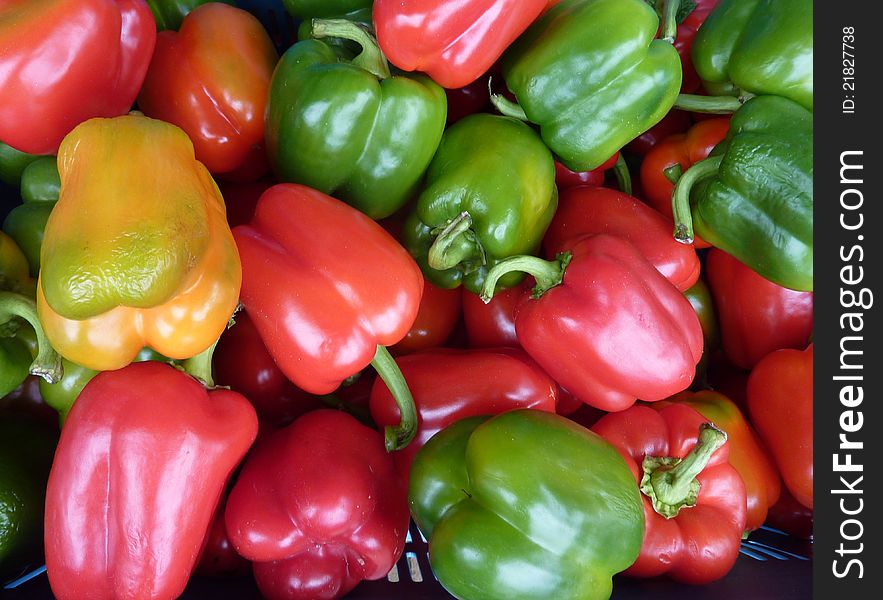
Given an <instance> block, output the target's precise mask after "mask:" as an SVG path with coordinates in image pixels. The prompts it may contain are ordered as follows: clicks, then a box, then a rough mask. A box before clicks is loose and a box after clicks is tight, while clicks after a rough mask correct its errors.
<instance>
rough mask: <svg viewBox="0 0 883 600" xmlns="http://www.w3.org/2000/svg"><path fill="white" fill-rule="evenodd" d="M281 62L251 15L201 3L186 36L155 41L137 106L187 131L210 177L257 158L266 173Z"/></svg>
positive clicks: (183, 31) (185, 26)
mask: <svg viewBox="0 0 883 600" xmlns="http://www.w3.org/2000/svg"><path fill="white" fill-rule="evenodd" d="M278 58H279V57H278V56H277V54H276V49H275V48H274V46H273V42H272V41H271V40H270V36H269V34H268V33H267V31H266V30H265V29H264V27H263V25H261V22H260V21H258V20H257V18H256V17H255V16H253V15H252V14H251V13H248V12H246V11H244V10H241V9H239V8H235V7H233V6H228V5H226V4H220V3H210V4H207V5H205V6H199V7H198V8H196V9H195V10H194V11H193V12H191V13H189V14H188V15H187V16H186V17H185V18H184V21H183V23H182V25H181V28H180V31H164V32H161V33H160V34H159V35H158V36H157V39H156V49H155V50H154V53H153V59H152V60H151V61H150V68H149V69H148V70H147V76H146V77H145V79H144V85H143V86H142V87H141V92H140V93H139V94H138V107H139V109H141V110H142V111H143V112H144V114H145V115H147V116H148V117H153V118H156V119H161V120H163V121H167V122H169V123H172V124H174V125H177V126H178V127H180V128H181V129H183V130H184V131H185V132H186V133H187V135H188V136H189V137H190V140H191V141H192V142H193V147H194V150H195V152H196V160H198V161H199V162H201V163H202V164H204V165H205V167H206V168H207V169H208V170H209V171H210V172H211V173H226V172H229V171H234V170H236V169H238V168H240V167H242V166H243V165H244V164H245V163H246V162H247V161H249V160H255V159H257V160H263V162H264V165H265V166H264V170H265V171H266V170H267V169H268V168H269V164H267V159H266V153H265V151H264V111H265V110H266V106H267V97H268V95H269V90H270V78H271V77H272V75H273V69H274V68H275V67H276V62H277V60H278ZM261 174H262V173H257V176H260V175H261Z"/></svg>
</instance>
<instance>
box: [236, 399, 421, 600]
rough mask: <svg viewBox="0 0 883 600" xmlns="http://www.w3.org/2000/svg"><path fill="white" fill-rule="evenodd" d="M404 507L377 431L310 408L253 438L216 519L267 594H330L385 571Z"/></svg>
mask: <svg viewBox="0 0 883 600" xmlns="http://www.w3.org/2000/svg"><path fill="white" fill-rule="evenodd" d="M409 519H410V513H409V511H408V499H407V491H406V489H405V486H404V484H403V482H402V481H401V480H400V479H399V477H398V473H396V470H395V466H394V464H393V459H392V456H390V455H389V454H387V453H386V452H385V450H384V441H383V437H382V436H381V435H380V434H379V433H377V432H376V431H374V430H373V429H369V428H368V427H365V426H364V425H362V424H360V423H359V422H357V421H356V420H355V419H353V418H352V417H351V416H349V415H347V414H346V413H342V412H339V411H334V410H319V411H315V412H311V413H309V414H306V415H304V416H302V417H301V418H299V419H298V420H297V421H295V422H294V423H292V424H291V425H289V426H288V427H286V428H284V429H280V430H279V431H277V432H276V433H274V434H272V435H271V436H270V437H268V438H266V439H265V440H264V441H263V442H261V443H260V444H258V445H257V446H256V447H255V449H254V450H253V451H252V453H251V454H250V455H249V457H248V459H247V460H246V461H245V464H244V466H243V468H242V472H241V473H240V475H239V479H237V481H236V484H235V485H234V486H233V490H232V491H231V492H230V498H229V500H228V501H227V512H226V516H225V520H226V523H227V532H228V534H229V536H230V541H231V543H232V544H233V546H234V547H235V548H236V551H237V552H239V553H240V554H241V555H243V556H244V557H246V558H247V559H249V560H251V561H254V563H255V564H254V576H255V580H256V581H257V584H258V588H259V589H260V590H261V593H262V594H263V595H264V596H265V597H268V598H289V599H294V598H303V599H309V600H318V599H321V598H339V597H341V596H343V595H345V594H347V593H348V592H349V591H350V590H351V589H352V588H354V587H355V586H356V584H357V583H359V582H360V581H361V580H363V579H378V578H380V577H385V576H386V574H387V573H388V572H389V570H390V569H391V568H392V566H393V564H395V562H396V561H397V560H398V558H399V556H401V553H402V551H403V550H404V546H405V535H406V534H407V532H408V522H409Z"/></svg>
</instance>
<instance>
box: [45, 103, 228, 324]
mask: <svg viewBox="0 0 883 600" xmlns="http://www.w3.org/2000/svg"><path fill="white" fill-rule="evenodd" d="M58 166H59V174H60V176H61V196H60V197H59V200H58V203H57V204H56V207H55V209H54V210H53V212H52V215H51V216H50V218H49V221H48V223H47V224H46V233H45V238H44V242H43V247H42V254H41V265H42V277H41V281H42V286H43V292H44V294H45V297H46V301H47V303H48V304H49V306H50V307H52V309H53V310H55V311H56V312H57V313H59V314H60V315H61V316H63V317H66V318H69V319H86V318H90V317H94V316H96V315H98V314H101V313H103V312H106V311H108V310H111V309H113V308H115V307H117V306H130V307H137V308H149V307H152V306H156V305H159V304H162V303H164V302H165V301H167V300H169V299H170V298H171V297H172V296H173V295H175V294H176V292H178V291H179V289H180V287H181V286H182V283H183V282H184V281H185V279H186V278H187V276H188V274H189V273H190V272H191V270H192V269H193V268H194V267H196V265H197V264H198V263H199V262H200V257H201V256H202V255H203V254H204V253H205V249H206V247H207V245H208V243H209V237H210V231H209V219H208V217H207V208H208V207H207V206H206V200H205V199H206V198H213V199H214V200H215V201H217V202H219V203H222V200H221V197H220V195H218V194H217V193H216V190H214V189H213V187H214V182H213V181H212V179H211V177H209V176H208V173H207V172H206V171H205V168H204V167H203V166H202V165H201V164H200V163H198V162H197V161H196V159H195V158H194V155H193V146H192V144H191V143H190V140H189V139H188V138H187V136H186V134H185V133H184V132H183V131H181V130H180V129H178V128H177V127H175V126H173V125H169V124H168V123H164V122H162V121H157V120H153V119H148V118H146V117H141V116H135V115H128V116H123V117H118V118H115V119H91V120H89V121H86V122H85V123H83V124H81V125H79V126H78V127H77V128H76V129H74V131H72V132H71V133H70V135H68V136H67V137H66V138H65V139H64V141H63V142H62V144H61V147H60V148H59V155H58Z"/></svg>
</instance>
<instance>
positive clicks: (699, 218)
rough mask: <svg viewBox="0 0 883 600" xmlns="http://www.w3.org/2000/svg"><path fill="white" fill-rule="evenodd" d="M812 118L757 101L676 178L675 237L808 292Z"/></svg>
mask: <svg viewBox="0 0 883 600" xmlns="http://www.w3.org/2000/svg"><path fill="white" fill-rule="evenodd" d="M812 140H813V115H812V113H811V112H809V111H808V110H807V109H805V108H803V107H802V106H800V105H799V104H797V103H796V102H793V101H791V100H788V99H786V98H783V97H780V96H757V97H754V98H752V99H751V100H749V101H748V102H746V103H745V104H744V105H743V106H742V107H741V108H740V109H739V110H738V111H736V113H735V114H734V115H733V118H732V120H731V121H730V131H729V133H728V134H727V137H726V138H724V140H723V141H722V142H721V143H720V144H718V145H717V146H715V148H714V150H712V152H711V154H710V155H709V157H708V158H706V159H705V160H702V161H700V162H698V163H696V164H694V165H693V166H692V167H690V168H689V169H688V170H687V172H686V173H684V174H683V176H681V178H680V179H679V180H678V183H677V185H676V186H675V190H674V193H673V197H672V208H673V212H674V216H675V237H676V238H677V239H678V241H681V242H684V243H691V242H692V240H693V230H694V229H695V232H696V234H698V235H700V236H701V237H702V238H703V239H704V240H706V241H707V242H709V243H710V244H712V245H713V246H716V247H718V248H720V249H721V250H723V251H725V252H727V253H728V254H731V255H732V256H734V257H736V258H737V259H738V260H739V261H741V262H742V263H744V264H745V265H747V266H748V267H749V268H751V269H752V270H754V271H755V272H756V273H758V274H759V275H761V276H762V277H764V278H766V279H768V280H770V281H772V282H773V283H776V284H778V285H781V286H783V287H787V288H790V289H794V290H800V291H810V292H811V291H812V290H813V144H812Z"/></svg>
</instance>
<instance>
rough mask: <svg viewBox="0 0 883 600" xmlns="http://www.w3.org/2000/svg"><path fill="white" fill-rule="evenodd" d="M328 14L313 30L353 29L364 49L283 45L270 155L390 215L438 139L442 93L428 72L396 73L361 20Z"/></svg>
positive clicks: (293, 175) (276, 165)
mask: <svg viewBox="0 0 883 600" xmlns="http://www.w3.org/2000/svg"><path fill="white" fill-rule="evenodd" d="M325 23H326V24H325V25H318V24H317V23H314V24H313V36H314V37H318V36H319V35H322V36H326V37H343V36H350V37H351V38H352V39H354V40H355V41H357V42H358V43H359V44H360V45H361V46H362V52H361V53H360V54H359V55H357V56H356V57H354V58H348V57H346V51H345V50H343V49H341V48H340V47H332V46H331V45H329V44H326V43H325V42H323V41H321V40H318V39H311V40H304V41H302V42H298V43H296V44H295V45H294V46H292V47H291V48H289V49H288V50H287V51H286V52H285V54H284V55H283V56H282V59H281V60H280V61H279V64H278V65H277V67H276V70H275V72H274V74H273V79H272V82H271V85H270V99H269V103H268V106H267V114H266V142H267V153H268V155H269V157H270V163H271V164H272V166H273V169H274V171H275V173H276V175H277V176H278V178H279V179H280V180H281V181H286V182H293V183H301V184H304V185H308V186H310V187H312V188H315V189H317V190H319V191H322V192H324V193H326V194H331V195H333V196H334V197H336V198H340V199H341V200H343V201H345V202H347V203H349V204H351V205H353V206H355V207H356V208H358V209H359V210H361V211H362V212H364V213H365V214H367V215H368V216H370V217H371V218H374V219H380V218H383V217H387V216H389V215H391V214H392V213H394V212H395V211H396V210H398V209H399V208H401V207H402V206H403V205H404V204H405V202H406V201H407V200H408V199H410V196H411V194H412V193H413V192H414V191H415V189H416V188H417V185H418V184H419V182H420V178H421V177H422V175H423V172H424V171H425V170H426V167H427V166H428V165H429V161H430V160H431V159H432V155H433V154H434V153H435V150H436V148H437V147H438V143H439V141H440V140H441V135H442V131H443V130H444V126H445V114H446V107H447V103H446V99H445V93H444V90H443V89H442V88H441V87H440V86H439V85H438V84H436V83H434V82H433V81H432V80H430V79H429V78H428V77H426V76H425V75H414V76H408V77H405V76H399V75H390V73H389V68H388V65H387V64H386V62H385V59H384V58H383V56H382V55H380V54H379V52H378V50H377V47H376V42H375V41H374V40H373V39H372V38H371V37H370V36H369V35H368V34H367V33H366V32H365V31H364V30H362V29H360V28H359V27H358V26H357V25H356V24H354V23H349V22H347V21H342V20H335V21H328V22H325ZM327 23H332V25H331V26H330V28H329V26H328V25H327ZM341 25H343V26H342V28H341Z"/></svg>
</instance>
